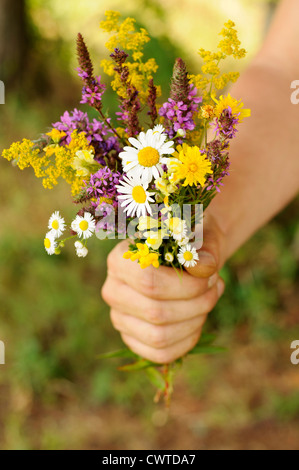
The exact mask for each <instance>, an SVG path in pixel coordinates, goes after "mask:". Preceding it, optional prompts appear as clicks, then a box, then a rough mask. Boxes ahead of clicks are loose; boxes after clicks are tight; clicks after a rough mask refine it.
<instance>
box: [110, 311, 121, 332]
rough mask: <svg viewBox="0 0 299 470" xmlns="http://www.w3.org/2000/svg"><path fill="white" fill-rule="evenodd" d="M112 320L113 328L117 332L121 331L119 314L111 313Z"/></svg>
mask: <svg viewBox="0 0 299 470" xmlns="http://www.w3.org/2000/svg"><path fill="white" fill-rule="evenodd" d="M110 320H111V323H112V325H113V327H114V328H115V329H116V330H119V324H118V316H117V314H116V313H115V311H114V310H111V311H110Z"/></svg>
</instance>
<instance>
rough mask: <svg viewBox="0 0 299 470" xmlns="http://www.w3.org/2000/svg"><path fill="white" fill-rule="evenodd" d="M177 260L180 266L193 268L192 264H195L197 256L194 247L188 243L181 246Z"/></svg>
mask: <svg viewBox="0 0 299 470" xmlns="http://www.w3.org/2000/svg"><path fill="white" fill-rule="evenodd" d="M178 260H179V262H180V263H181V265H182V266H185V267H186V268H194V266H196V265H197V261H198V260H199V257H198V253H197V251H196V249H195V248H192V246H191V245H190V244H189V245H186V246H183V247H181V249H180V251H179V254H178Z"/></svg>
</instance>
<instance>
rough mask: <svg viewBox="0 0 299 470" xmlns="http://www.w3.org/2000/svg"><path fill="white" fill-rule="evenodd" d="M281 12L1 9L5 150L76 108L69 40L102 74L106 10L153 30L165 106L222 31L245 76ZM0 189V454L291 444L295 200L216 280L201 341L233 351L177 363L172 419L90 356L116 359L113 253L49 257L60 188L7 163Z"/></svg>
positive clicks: (298, 315) (296, 297)
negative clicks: (1, 346)
mask: <svg viewBox="0 0 299 470" xmlns="http://www.w3.org/2000/svg"><path fill="white" fill-rule="evenodd" d="M275 3H276V2H268V1H265V0H250V1H249V0H238V1H237V0H217V1H216V0H184V2H183V3H182V2H181V1H179V0H163V2H158V1H155V0H127V1H126V2H122V1H118V0H114V1H113V0H110V1H107V0H101V1H94V0H88V1H86V0H85V1H83V0H78V1H76V2H73V1H70V0H65V1H64V2H61V1H59V0H27V1H25V0H14V1H13V2H12V1H11V0H0V67H1V69H0V79H1V80H3V81H4V82H5V85H6V104H5V105H2V106H0V113H1V114H0V116H1V117H0V119H1V121H0V147H1V149H2V148H4V147H6V146H8V145H10V143H11V142H12V141H13V140H16V139H17V140H18V139H21V138H23V137H25V136H26V137H28V138H33V139H34V138H35V137H36V136H37V135H38V134H39V133H40V132H41V131H43V130H44V129H46V128H47V127H49V126H50V125H51V123H52V122H55V121H56V120H58V118H59V116H60V115H61V114H62V113H63V112H64V110H65V109H68V110H72V109H73V108H74V107H78V106H79V101H80V82H79V79H78V78H77V77H76V73H75V71H74V69H75V67H76V56H75V41H74V39H75V37H76V34H77V32H78V31H81V33H82V34H83V35H84V36H85V37H86V40H87V42H88V44H89V45H90V48H91V51H92V56H93V58H94V61H95V64H96V69H97V70H96V71H97V72H99V62H100V58H104V57H105V54H106V51H105V48H104V43H105V40H106V38H105V36H104V35H103V34H102V33H101V31H100V30H99V21H100V20H101V19H102V18H103V15H104V12H105V10H106V9H118V10H120V11H121V12H122V13H123V15H124V16H125V15H127V14H130V15H133V16H135V17H136V19H137V20H138V22H139V23H140V24H141V25H143V26H145V27H146V28H147V29H148V30H149V32H150V33H151V35H152V37H153V40H152V42H151V44H150V45H149V46H148V49H147V51H148V54H149V55H150V54H151V55H152V56H155V57H156V58H157V61H158V63H159V65H160V70H159V72H158V79H159V81H160V82H161V83H162V85H163V92H164V93H165V96H166V94H167V91H168V90H167V84H168V81H169V77H170V74H171V68H172V64H173V61H174V58H175V57H176V56H178V55H182V56H183V57H184V58H186V60H187V62H188V65H189V69H190V71H194V72H196V71H197V70H198V69H199V66H200V63H199V59H198V56H197V54H196V51H197V50H198V49H199V47H206V48H213V47H215V46H216V44H217V42H218V36H217V33H218V31H220V29H221V27H222V24H223V22H224V21H225V20H227V19H228V18H231V19H233V20H234V21H235V22H236V24H237V27H238V30H239V32H240V37H241V40H242V43H243V45H244V47H246V49H247V50H248V58H247V59H246V60H245V61H244V63H243V64H242V65H241V66H243V67H245V66H246V63H247V62H248V61H249V60H250V58H251V57H253V56H254V54H255V53H256V51H257V50H258V48H259V47H260V44H261V42H262V41H263V37H264V35H265V32H266V30H267V26H268V24H269V21H270V19H271V15H272V14H273V11H274V9H275ZM246 61H247V62H246ZM237 65H240V64H239V63H238V64H237ZM234 66H235V65H234ZM110 100H111V97H110V96H108V99H107V100H106V104H107V106H113V104H112V103H111V102H110ZM81 109H84V108H83V107H82V106H81ZM0 185H1V186H0V188H1V189H0V195H1V223H0V299H1V301H0V339H1V340H2V341H4V342H5V345H6V365H5V366H0V448H1V449H287V448H291V449H297V448H298V447H299V445H298V442H299V426H298V424H299V393H298V387H299V368H298V367H299V366H297V367H295V366H293V365H292V364H291V363H290V354H291V351H290V344H291V342H292V341H293V340H295V339H298V338H299V324H298V319H299V308H298V305H299V294H298V280H299V270H298V260H299V221H298V210H299V201H298V200H295V201H294V202H293V203H292V204H291V205H290V206H289V207H288V208H286V209H285V211H284V212H283V213H281V214H280V215H279V216H278V217H277V218H276V219H275V220H273V221H272V222H271V223H270V224H269V225H268V226H267V227H265V228H264V229H263V230H261V231H260V232H259V233H258V234H257V235H256V236H255V237H254V238H253V239H252V240H251V241H250V242H249V243H247V244H246V246H244V247H243V248H242V249H241V250H240V251H239V252H238V253H237V254H236V255H235V256H234V257H233V259H232V260H231V261H230V263H229V265H228V266H227V267H226V268H225V269H224V273H223V275H224V277H225V279H226V281H227V290H226V294H225V296H224V297H223V299H222V300H221V302H220V303H219V305H218V306H217V308H216V309H215V311H214V312H213V313H212V314H211V316H210V322H209V325H208V328H209V330H212V331H215V332H217V335H218V337H219V339H218V343H219V344H221V345H225V346H228V348H229V350H228V352H227V353H226V354H223V355H221V356H215V357H204V358H198V357H195V358H190V359H188V360H186V362H185V365H184V369H183V370H182V371H181V372H180V373H179V374H178V376H177V380H176V390H175V395H174V399H173V403H172V407H171V410H170V413H169V416H168V415H167V413H166V411H165V410H164V408H163V406H157V405H154V404H153V401H152V397H153V394H154V389H153V388H152V387H151V385H150V384H149V383H148V382H147V380H146V378H145V377H143V375H142V374H137V375H134V374H132V375H129V374H128V375H123V374H122V373H120V372H118V371H117V370H116V367H117V365H118V362H117V361H116V360H112V361H111V362H109V361H98V360H97V359H96V355H97V354H99V353H101V352H105V351H110V350H113V349H118V348H119V347H121V341H120V339H119V335H118V334H117V333H116V332H115V331H114V330H113V328H112V326H111V324H110V322H109V315H108V309H107V307H106V306H105V305H104V303H103V302H102V300H101V297H100V288H101V285H102V283H103V281H104V278H105V272H106V267H105V264H106V256H107V254H108V252H109V250H110V249H111V248H112V246H113V242H110V241H109V242H101V243H99V242H98V240H95V241H94V242H93V246H91V247H90V248H91V250H90V251H91V252H92V256H89V257H88V258H86V259H78V258H76V257H75V256H74V253H73V249H72V247H70V248H67V249H65V250H64V252H63V254H62V255H61V256H60V257H48V256H47V255H46V253H45V251H44V249H43V236H44V233H45V230H46V226H47V221H48V217H49V215H50V214H51V213H52V212H53V211H54V210H60V211H61V212H62V213H63V214H64V215H65V216H66V218H67V219H71V217H73V215H74V214H75V210H76V209H75V207H73V206H72V204H71V198H70V196H69V192H68V188H66V187H65V186H64V185H63V184H62V185H61V186H59V187H57V188H56V189H54V190H52V191H51V192H50V191H47V190H44V189H43V188H42V185H41V181H39V180H36V179H35V178H34V176H33V174H32V172H31V171H30V170H26V171H24V172H21V171H19V170H17V169H14V168H12V167H11V165H10V164H9V163H7V162H6V161H0Z"/></svg>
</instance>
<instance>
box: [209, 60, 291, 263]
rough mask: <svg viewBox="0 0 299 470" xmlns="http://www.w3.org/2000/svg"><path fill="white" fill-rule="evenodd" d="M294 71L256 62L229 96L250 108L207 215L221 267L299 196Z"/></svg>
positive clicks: (263, 62) (268, 63) (264, 61)
mask: <svg viewBox="0 0 299 470" xmlns="http://www.w3.org/2000/svg"><path fill="white" fill-rule="evenodd" d="M296 78H298V77H294V76H292V72H291V70H288V69H283V70H281V69H280V68H279V64H277V63H276V64H275V65H274V66H272V65H270V61H269V62H268V61H267V58H266V57H262V56H260V57H258V58H257V59H256V60H255V61H254V63H253V64H252V66H251V67H249V69H248V70H247V71H246V72H245V73H244V74H243V75H242V77H241V78H240V80H239V82H238V83H237V84H236V85H235V86H234V87H233V88H232V90H231V94H232V96H234V97H235V98H238V99H241V98H242V100H243V101H244V103H245V106H246V108H251V111H252V117H251V118H249V119H246V120H245V121H244V123H242V124H241V125H240V127H239V134H238V136H237V138H236V139H235V140H234V142H233V143H232V145H231V150H230V158H231V172H230V173H231V174H230V176H229V177H228V178H227V179H226V181H225V186H224V188H223V190H222V192H221V194H220V195H219V196H218V197H217V198H216V199H215V200H214V201H213V203H212V204H211V206H210V208H209V213H210V214H211V215H212V216H213V217H214V218H215V219H216V222H217V224H218V225H219V227H220V229H221V231H222V233H223V235H224V236H223V240H224V241H223V246H222V248H221V253H220V257H221V264H223V263H224V262H225V261H226V259H228V258H229V257H230V256H231V255H232V254H233V253H234V252H235V251H236V250H237V249H238V248H239V247H240V246H241V245H242V244H243V243H244V242H245V241H246V240H247V239H248V238H250V237H251V235H252V234H253V233H254V232H256V231H257V230H258V229H259V228H260V227H261V226H263V225H264V224H266V223H267V222H268V221H269V220H270V219H271V218H272V217H273V216H275V215H276V214H277V213H278V212H279V211H280V210H281V209H282V208H283V207H285V206H286V205H287V204H288V202H290V201H291V200H292V199H293V198H294V197H295V195H296V193H297V192H298V190H299V105H298V106H296V105H293V104H292V103H291V101H290V94H291V90H290V83H291V81H292V80H294V79H296Z"/></svg>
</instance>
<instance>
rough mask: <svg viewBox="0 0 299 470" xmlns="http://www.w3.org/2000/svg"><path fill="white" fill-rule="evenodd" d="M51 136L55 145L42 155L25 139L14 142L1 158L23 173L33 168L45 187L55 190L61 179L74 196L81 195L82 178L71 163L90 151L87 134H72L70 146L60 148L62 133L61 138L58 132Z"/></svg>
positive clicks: (75, 132)
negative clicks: (79, 155) (10, 162)
mask: <svg viewBox="0 0 299 470" xmlns="http://www.w3.org/2000/svg"><path fill="white" fill-rule="evenodd" d="M51 132H52V133H49V134H48V135H49V136H50V137H51V138H52V141H53V143H51V144H49V145H48V146H47V147H45V148H44V150H43V151H42V152H41V151H40V149H38V148H35V144H34V142H32V141H30V140H27V139H24V140H23V141H22V142H15V143H13V144H12V145H11V147H10V148H9V149H6V150H4V151H3V153H2V157H4V158H6V160H8V161H13V163H14V164H15V165H17V166H18V167H19V168H20V169H21V170H24V169H25V168H29V167H32V168H33V170H34V173H35V176H36V177H37V178H43V186H44V187H45V188H48V189H52V188H53V186H55V185H56V184H58V178H59V177H61V178H63V179H64V180H65V181H66V182H67V183H68V184H70V185H71V188H72V194H73V195H75V194H78V193H79V192H80V190H81V188H82V183H83V178H82V177H78V176H77V174H76V170H75V169H74V168H73V166H72V162H73V159H74V157H75V156H76V153H77V152H78V151H80V150H89V149H90V146H89V142H88V141H87V139H86V137H85V134H84V133H80V134H78V133H77V131H74V132H73V133H72V140H71V142H70V144H69V145H66V146H60V145H59V141H60V139H61V138H62V137H63V135H62V134H63V133H60V135H58V133H57V132H55V130H53V131H51Z"/></svg>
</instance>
